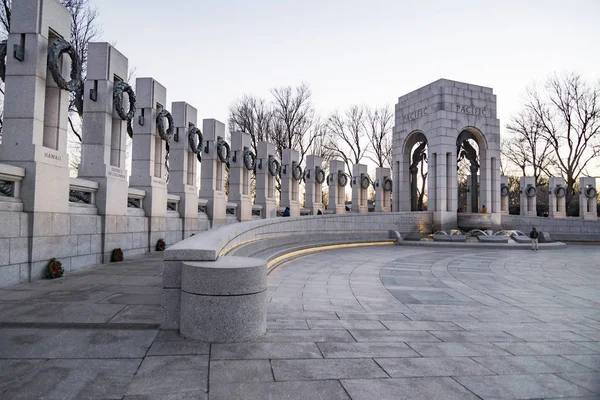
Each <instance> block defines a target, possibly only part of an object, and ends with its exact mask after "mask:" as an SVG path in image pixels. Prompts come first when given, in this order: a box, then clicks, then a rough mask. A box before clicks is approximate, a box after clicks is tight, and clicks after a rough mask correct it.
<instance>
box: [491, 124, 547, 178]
mask: <svg viewBox="0 0 600 400" xmlns="http://www.w3.org/2000/svg"><path fill="white" fill-rule="evenodd" d="M506 129H507V130H508V131H509V132H510V133H511V134H512V135H511V136H510V137H509V138H507V139H504V140H503V141H502V153H503V154H504V156H505V157H506V159H507V160H508V161H509V162H511V163H513V164H514V165H515V166H517V167H518V168H519V169H520V170H521V172H522V174H523V176H525V175H527V173H526V172H527V169H528V168H531V170H532V171H533V176H534V177H535V182H536V185H538V186H539V185H541V184H542V181H541V179H542V174H546V175H548V168H549V166H550V164H551V163H552V162H553V157H552V147H551V145H550V142H549V141H547V140H546V139H545V138H544V131H543V126H542V124H541V122H540V121H539V119H538V118H536V117H535V115H532V114H531V113H527V112H521V113H519V114H517V115H516V116H514V117H513V118H512V119H511V121H510V122H509V123H508V124H507V125H506Z"/></svg>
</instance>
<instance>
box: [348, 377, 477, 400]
mask: <svg viewBox="0 0 600 400" xmlns="http://www.w3.org/2000/svg"><path fill="white" fill-rule="evenodd" d="M342 385H344V388H345V389H346V390H347V391H348V394H349V395H350V397H351V398H352V400H373V399H377V400H388V399H389V400H396V399H411V400H429V399H447V400H454V399H456V400H459V399H460V400H471V399H472V400H475V399H478V397H476V396H475V395H473V394H472V393H470V392H469V391H468V390H466V389H465V388H464V387H462V386H461V385H459V384H458V383H456V381H454V380H452V379H451V378H401V379H356V380H343V381H342Z"/></svg>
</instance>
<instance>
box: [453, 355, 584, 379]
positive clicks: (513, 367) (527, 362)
mask: <svg viewBox="0 0 600 400" xmlns="http://www.w3.org/2000/svg"><path fill="white" fill-rule="evenodd" d="M472 358H473V360H475V361H477V362H478V363H479V364H481V365H483V366H484V367H486V368H488V369H490V370H492V371H494V372H496V373H497V374H501V375H512V374H551V373H557V372H590V369H589V368H586V367H584V366H583V365H580V364H578V363H576V362H573V361H569V360H566V359H565V358H563V357H560V356H510V357H472ZM463 375H468V374H463Z"/></svg>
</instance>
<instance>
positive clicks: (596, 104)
mask: <svg viewBox="0 0 600 400" xmlns="http://www.w3.org/2000/svg"><path fill="white" fill-rule="evenodd" d="M599 97H600V84H599V83H596V84H595V85H590V84H588V83H587V82H585V81H584V80H583V79H582V78H581V76H580V75H579V74H577V73H568V74H563V75H560V76H559V75H554V76H551V77H550V78H549V79H548V80H547V82H546V84H545V86H544V91H539V90H538V89H537V88H535V87H534V88H532V89H530V90H529V91H528V97H527V103H526V105H525V111H524V112H525V113H526V114H528V115H530V116H531V118H532V119H535V120H537V121H538V122H539V124H540V125H541V127H542V132H543V133H542V135H543V137H544V138H545V139H546V140H547V141H548V142H549V143H550V146H551V148H552V150H553V152H554V154H553V156H554V162H553V163H552V165H551V166H550V167H551V168H552V169H553V170H555V171H556V172H558V173H560V174H561V175H563V177H564V178H565V181H566V185H567V197H568V200H570V199H571V198H573V196H574V194H575V183H576V181H577V179H578V178H579V176H580V175H581V173H582V172H584V171H585V168H586V167H587V165H588V162H589V161H590V160H592V159H594V158H595V157H597V156H598V155H600V142H599V141H598V133H599V131H600V101H599V100H600V99H599Z"/></svg>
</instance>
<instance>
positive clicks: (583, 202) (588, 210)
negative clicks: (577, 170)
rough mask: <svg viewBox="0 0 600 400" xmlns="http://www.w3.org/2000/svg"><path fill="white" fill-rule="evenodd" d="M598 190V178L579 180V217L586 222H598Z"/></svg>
mask: <svg viewBox="0 0 600 400" xmlns="http://www.w3.org/2000/svg"><path fill="white" fill-rule="evenodd" d="M597 190H598V189H596V178H593V177H584V178H579V192H580V194H579V217H580V218H583V220H585V221H597V220H598V211H597V204H598V192H597Z"/></svg>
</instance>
